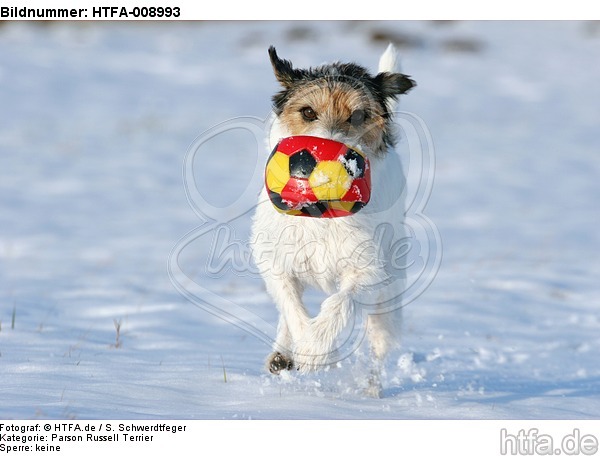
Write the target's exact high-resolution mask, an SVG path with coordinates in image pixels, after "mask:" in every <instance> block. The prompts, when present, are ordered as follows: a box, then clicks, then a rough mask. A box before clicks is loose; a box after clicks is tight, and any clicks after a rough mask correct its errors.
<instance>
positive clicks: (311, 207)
mask: <svg viewBox="0 0 600 456" xmlns="http://www.w3.org/2000/svg"><path fill="white" fill-rule="evenodd" d="M301 211H302V213H303V214H306V215H310V216H311V217H322V216H323V214H324V213H325V212H327V206H326V205H325V204H323V203H320V202H319V203H312V204H307V205H306V206H304V207H303V208H302V209H301Z"/></svg>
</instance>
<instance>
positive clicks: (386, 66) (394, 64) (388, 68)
mask: <svg viewBox="0 0 600 456" xmlns="http://www.w3.org/2000/svg"><path fill="white" fill-rule="evenodd" d="M378 71H379V73H399V72H400V58H399V56H398V50H397V49H396V46H394V44H393V43H390V44H389V45H388V47H387V49H386V50H385V51H384V52H383V54H381V57H379V68H378ZM397 105H398V102H397V101H396V100H395V99H393V98H389V99H388V101H387V106H388V109H389V111H390V112H394V111H395V110H396V106H397Z"/></svg>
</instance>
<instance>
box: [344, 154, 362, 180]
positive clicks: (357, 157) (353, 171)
mask: <svg viewBox="0 0 600 456" xmlns="http://www.w3.org/2000/svg"><path fill="white" fill-rule="evenodd" d="M352 162H354V163H356V167H354V166H353V165H352V164H351V163H352ZM344 168H346V171H348V174H350V176H351V177H353V178H354V179H356V178H358V177H363V176H364V174H365V159H364V158H363V156H362V155H361V154H359V153H358V152H356V151H354V150H352V149H349V150H348V152H346V153H345V154H344Z"/></svg>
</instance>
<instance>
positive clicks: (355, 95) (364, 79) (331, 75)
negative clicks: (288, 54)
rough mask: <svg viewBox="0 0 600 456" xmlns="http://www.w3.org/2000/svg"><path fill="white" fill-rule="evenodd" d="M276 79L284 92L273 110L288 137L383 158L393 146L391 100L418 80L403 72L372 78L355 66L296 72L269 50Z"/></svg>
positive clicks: (341, 64) (276, 97) (340, 64)
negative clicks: (316, 138)
mask: <svg viewBox="0 0 600 456" xmlns="http://www.w3.org/2000/svg"><path fill="white" fill-rule="evenodd" d="M269 56H270V57H271V64H272V65H273V70H274V72H275V77H276V78H277V80H278V81H279V83H280V84H281V85H282V86H283V90H282V91H280V92H278V93H277V94H275V95H274V96H273V108H274V110H275V114H276V115H277V118H278V121H279V124H280V125H279V127H280V129H281V130H282V131H281V134H282V135H284V136H292V135H311V136H320V137H324V138H328V139H334V140H336V141H341V142H345V143H348V144H351V145H353V146H360V147H361V148H362V149H363V150H365V152H370V153H372V154H374V155H379V154H383V153H384V152H385V151H386V150H387V149H388V147H389V146H391V145H392V144H393V141H394V138H393V134H392V128H391V120H390V115H391V113H390V111H389V107H388V106H389V102H390V101H391V100H394V99H395V98H396V97H397V96H398V95H401V94H403V93H406V92H407V91H408V90H410V89H411V88H412V87H414V86H415V82H414V81H413V80H412V79H410V78H409V77H408V76H406V75H403V74H400V73H387V72H383V73H379V74H377V75H375V76H372V75H371V74H370V73H369V72H368V71H367V70H366V69H365V68H364V67H362V66H360V65H356V64H354V63H334V64H331V65H323V66H319V67H316V68H309V69H298V68H294V67H293V65H292V62H290V61H289V60H283V59H280V58H279V57H278V56H277V52H276V50H275V48H274V47H273V46H271V47H270V48H269Z"/></svg>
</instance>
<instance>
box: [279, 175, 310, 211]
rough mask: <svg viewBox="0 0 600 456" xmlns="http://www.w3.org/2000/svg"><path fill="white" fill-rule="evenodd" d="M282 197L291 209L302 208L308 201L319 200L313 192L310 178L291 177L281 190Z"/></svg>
mask: <svg viewBox="0 0 600 456" xmlns="http://www.w3.org/2000/svg"><path fill="white" fill-rule="evenodd" d="M280 194H281V199H282V200H283V202H285V203H286V204H287V205H288V206H289V208H290V209H301V208H302V206H304V205H305V204H307V203H316V202H317V201H318V199H317V197H316V195H315V194H314V193H313V191H312V188H310V184H309V183H308V179H298V178H295V177H290V180H289V181H288V182H287V184H285V187H283V189H282V190H281V193H280Z"/></svg>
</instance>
